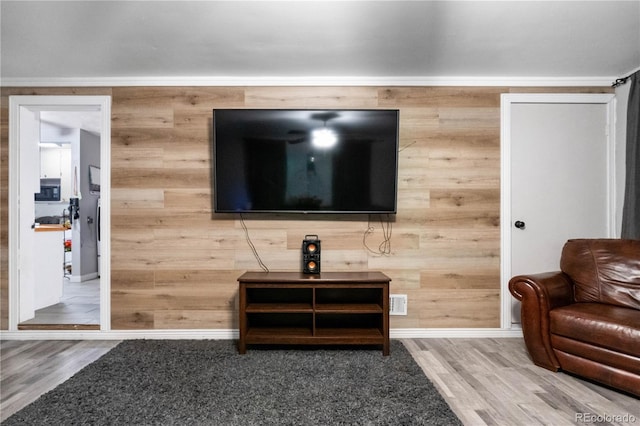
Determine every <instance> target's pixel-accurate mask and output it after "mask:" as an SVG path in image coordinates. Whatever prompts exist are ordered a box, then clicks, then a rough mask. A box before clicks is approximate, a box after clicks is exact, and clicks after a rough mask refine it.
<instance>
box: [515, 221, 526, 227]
mask: <svg viewBox="0 0 640 426" xmlns="http://www.w3.org/2000/svg"><path fill="white" fill-rule="evenodd" d="M513 225H514V226H515V227H516V228H518V229H524V226H525V225H524V222H523V221H521V220H516V223H514V224H513Z"/></svg>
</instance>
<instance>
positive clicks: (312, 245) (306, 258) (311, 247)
mask: <svg viewBox="0 0 640 426" xmlns="http://www.w3.org/2000/svg"><path fill="white" fill-rule="evenodd" d="M302 273H304V274H319V273H320V240H319V239H318V236H317V235H305V236H304V240H302Z"/></svg>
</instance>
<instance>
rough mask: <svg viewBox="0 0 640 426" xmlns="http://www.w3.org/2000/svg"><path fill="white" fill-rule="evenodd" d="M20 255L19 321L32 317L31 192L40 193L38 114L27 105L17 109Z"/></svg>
mask: <svg viewBox="0 0 640 426" xmlns="http://www.w3.org/2000/svg"><path fill="white" fill-rule="evenodd" d="M19 121H20V123H19V126H20V127H19V134H20V140H21V142H22V143H21V144H20V154H19V155H20V157H19V162H20V163H19V164H20V165H19V167H20V170H21V173H20V189H19V191H20V195H19V200H20V215H19V217H18V222H19V224H18V226H19V229H20V242H19V244H20V257H19V259H18V262H19V265H20V266H19V274H20V278H19V279H20V282H21V283H22V284H23V285H21V286H20V288H19V290H18V296H19V298H20V302H19V304H20V318H19V321H20V322H22V321H27V320H29V319H31V318H33V317H34V316H35V291H36V288H35V272H36V271H35V268H34V267H33V265H36V264H37V263H36V262H37V259H36V258H35V251H36V250H35V232H34V230H33V228H32V225H33V224H34V223H35V201H34V194H36V193H38V192H40V146H39V144H40V132H39V131H38V129H39V127H40V115H39V113H38V112H37V111H31V110H29V109H28V108H26V107H21V108H20V120H19Z"/></svg>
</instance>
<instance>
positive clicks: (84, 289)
mask: <svg viewBox="0 0 640 426" xmlns="http://www.w3.org/2000/svg"><path fill="white" fill-rule="evenodd" d="M62 289H63V294H62V299H61V300H60V303H56V304H55V305H51V306H47V307H44V308H42V309H38V310H37V311H36V312H35V317H34V318H31V319H29V320H27V321H23V322H21V323H20V324H19V325H18V328H19V329H20V330H99V329H100V278H96V279H93V280H88V281H83V282H71V281H69V279H68V278H67V277H65V278H64V281H63V285H62Z"/></svg>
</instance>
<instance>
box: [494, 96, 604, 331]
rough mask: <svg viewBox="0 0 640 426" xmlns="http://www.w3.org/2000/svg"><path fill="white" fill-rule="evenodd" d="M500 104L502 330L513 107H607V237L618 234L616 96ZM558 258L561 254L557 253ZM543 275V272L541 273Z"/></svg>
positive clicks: (507, 304)
mask: <svg viewBox="0 0 640 426" xmlns="http://www.w3.org/2000/svg"><path fill="white" fill-rule="evenodd" d="M500 100H501V103H500V140H501V144H500V163H501V173H500V182H501V183H500V200H501V201H500V204H501V207H500V252H501V254H500V277H501V278H500V290H501V291H500V304H501V309H502V315H501V316H500V318H501V328H503V329H511V327H512V325H511V323H512V318H511V297H512V296H511V293H510V292H509V280H510V279H511V231H512V226H511V222H512V218H511V107H512V105H513V104H522V103H526V104H536V103H539V104H554V103H555V104H572V103H573V104H604V105H605V106H606V108H607V129H606V134H607V159H606V162H607V193H608V196H607V200H608V206H607V214H608V224H607V227H608V234H609V236H610V237H613V235H614V232H615V229H616V227H615V217H616V216H615V208H616V199H615V196H616V191H615V189H616V188H615V184H616V182H615V113H616V101H615V95H614V94H613V93H596V94H590V93H589V94H588V93H575V94H558V93H535V94H531V93H518V94H515V93H514V94H503V95H501V99H500ZM558 255H559V254H558ZM540 272H544V271H540Z"/></svg>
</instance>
